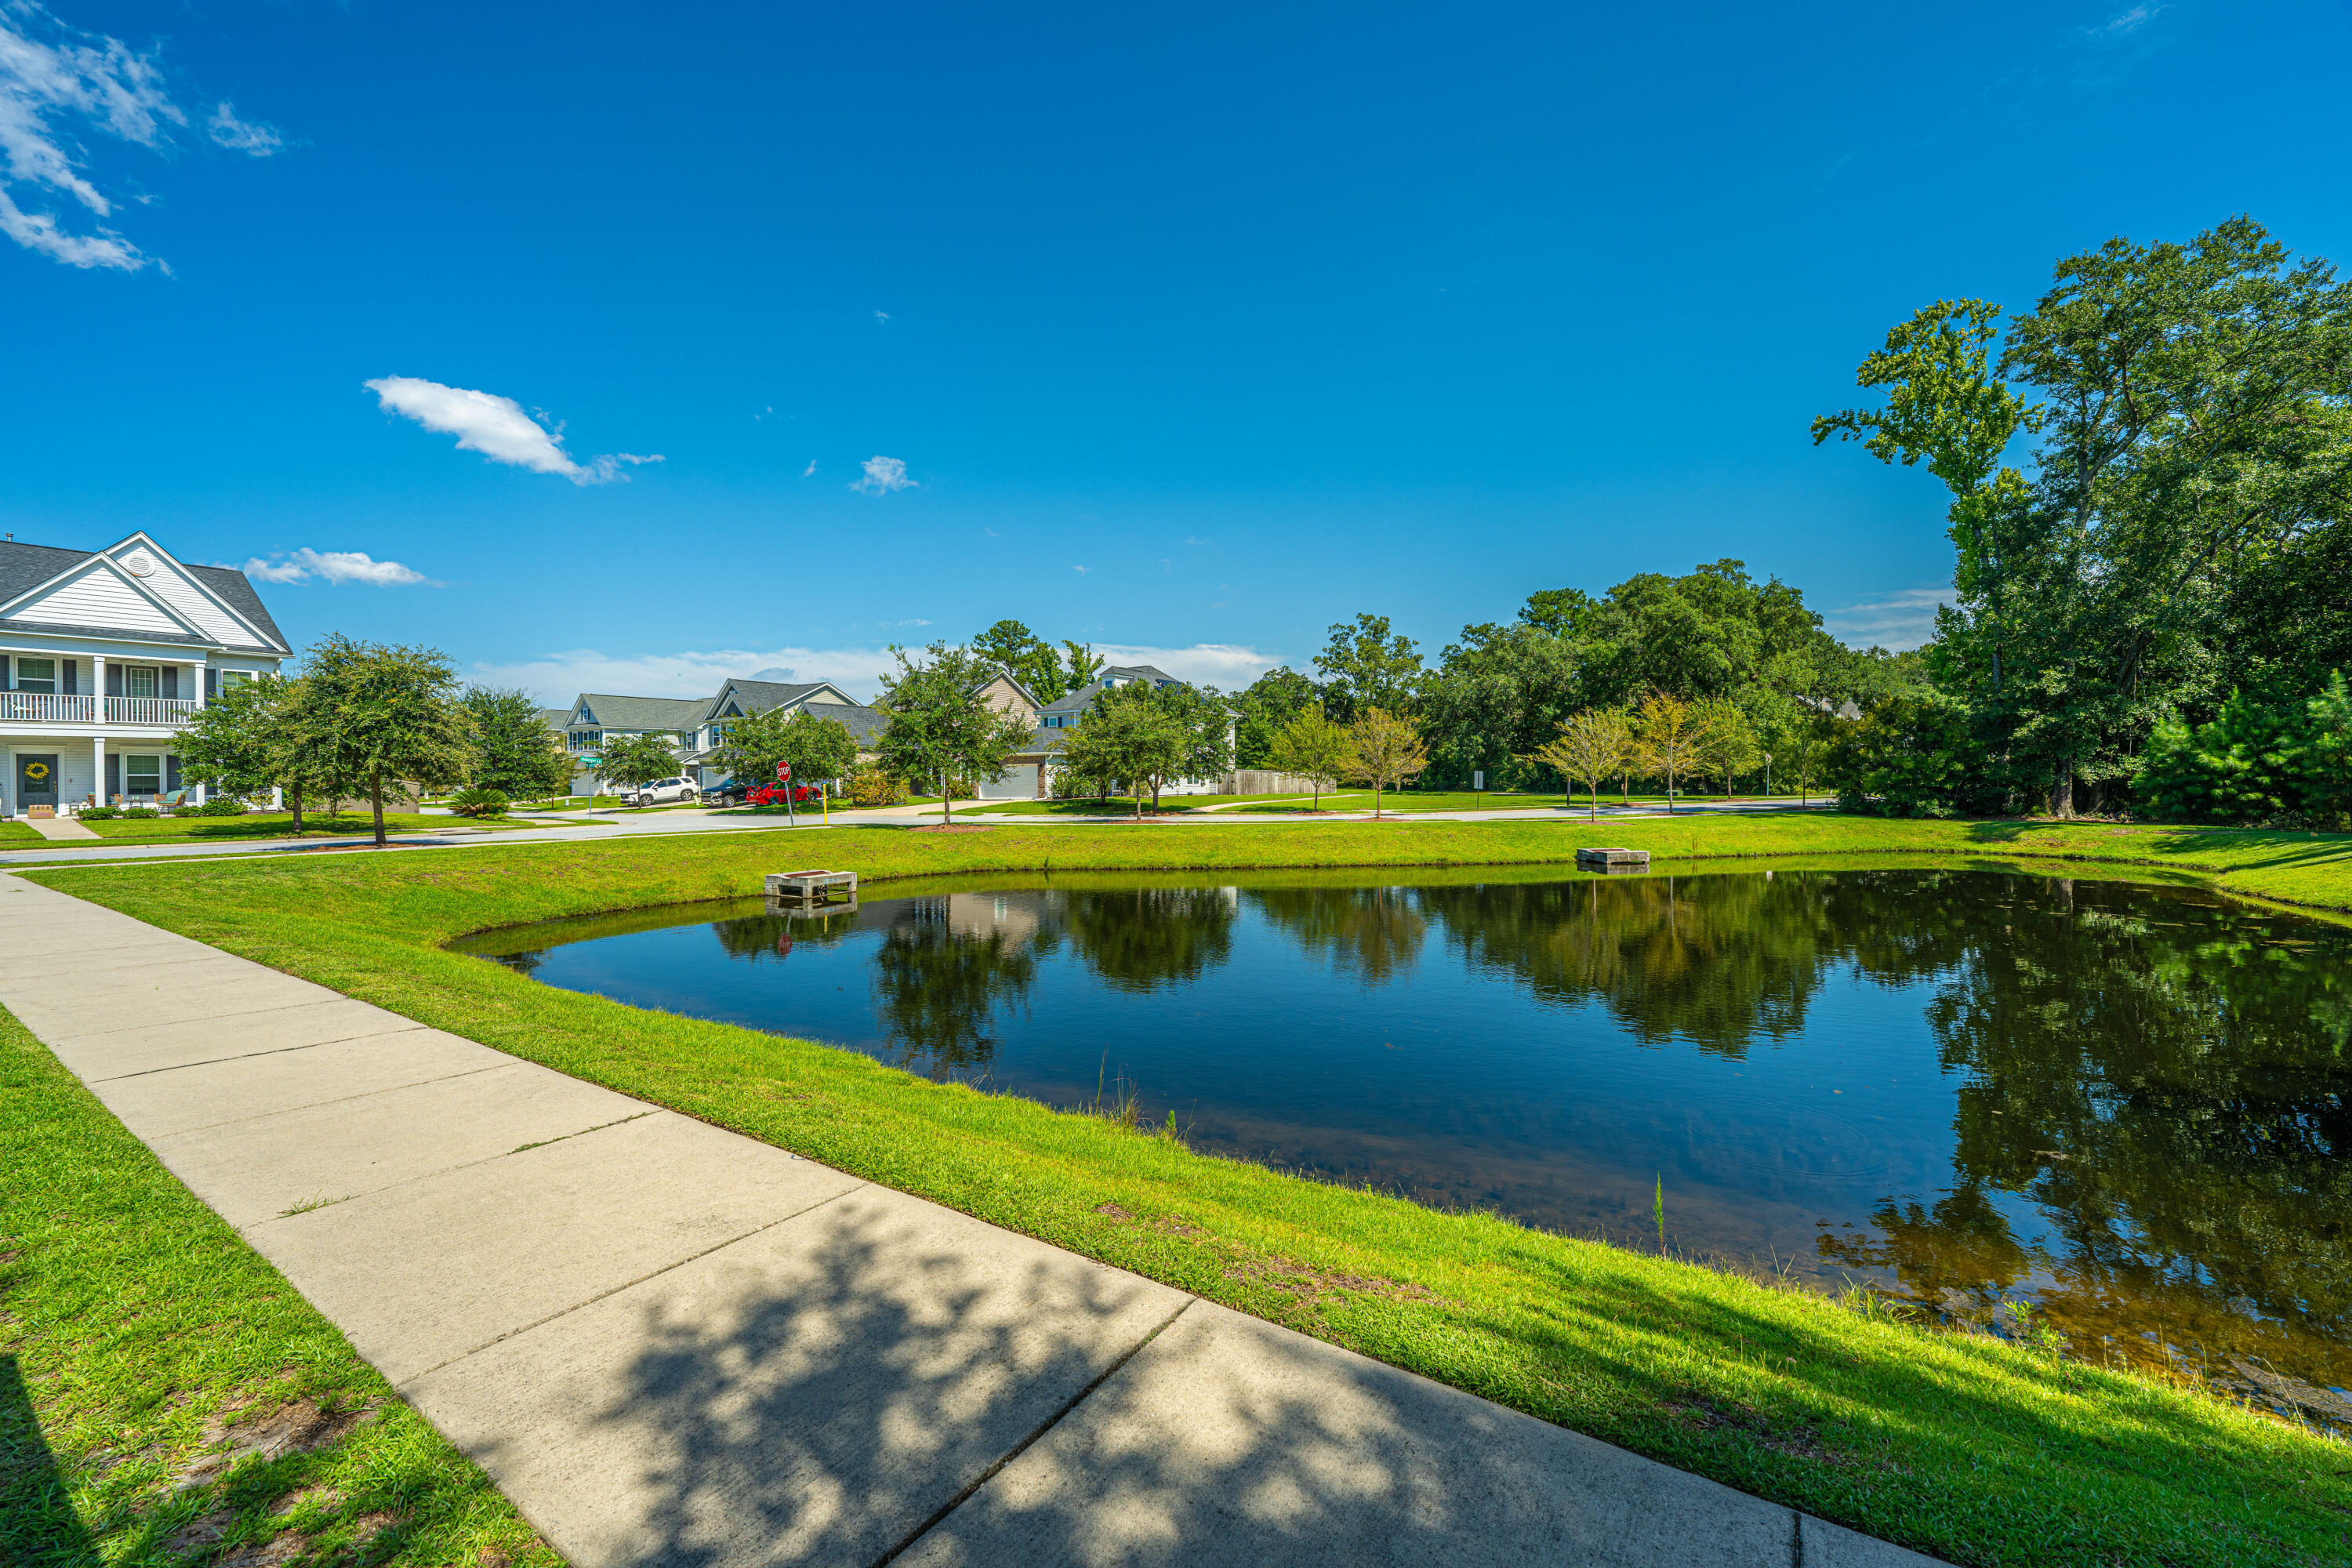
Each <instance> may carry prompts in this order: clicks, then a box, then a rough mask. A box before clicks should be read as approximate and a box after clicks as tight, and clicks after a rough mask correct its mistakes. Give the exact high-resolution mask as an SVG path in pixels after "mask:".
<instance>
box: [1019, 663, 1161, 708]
mask: <svg viewBox="0 0 2352 1568" xmlns="http://www.w3.org/2000/svg"><path fill="white" fill-rule="evenodd" d="M1114 676H1116V677H1117V678H1118V679H1119V680H1121V681H1133V680H1148V681H1150V682H1151V684H1152V685H1154V686H1181V685H1182V684H1183V682H1182V681H1181V680H1178V679H1176V678H1175V677H1174V676H1172V675H1171V674H1169V673H1168V672H1167V671H1166V670H1164V669H1161V668H1158V667H1156V666H1153V665H1149V664H1114V665H1108V666H1106V667H1105V668H1104V669H1103V672H1102V674H1101V676H1100V677H1098V678H1097V679H1093V680H1089V681H1087V683H1086V684H1085V685H1084V686H1081V687H1079V688H1078V689H1076V691H1073V692H1071V693H1070V694H1069V695H1068V696H1066V697H1059V698H1056V699H1055V700H1053V701H1051V702H1048V703H1046V704H1045V708H1044V709H1043V710H1042V711H1044V712H1047V713H1083V712H1085V711H1086V710H1087V709H1089V708H1091V707H1093V706H1094V702H1095V699H1096V698H1097V697H1099V696H1101V695H1102V689H1103V686H1104V683H1105V682H1106V681H1108V680H1109V679H1111V678H1112V677H1114Z"/></svg>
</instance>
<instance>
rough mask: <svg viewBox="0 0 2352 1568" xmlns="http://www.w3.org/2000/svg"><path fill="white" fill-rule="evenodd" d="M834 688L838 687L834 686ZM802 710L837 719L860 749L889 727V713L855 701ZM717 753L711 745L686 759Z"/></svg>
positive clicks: (695, 760) (701, 759) (700, 760)
mask: <svg viewBox="0 0 2352 1568" xmlns="http://www.w3.org/2000/svg"><path fill="white" fill-rule="evenodd" d="M835 690H839V688H838V687H835ZM803 711H805V712H810V713H814V714H815V715H816V716H817V717H818V718H820V719H836V720H839V721H840V722H841V725H842V728H844V729H845V730H847V731H849V732H850V734H851V735H853V736H855V737H856V741H857V744H858V748H859V749H860V750H861V751H863V750H871V749H872V744H873V742H875V741H877V740H878V739H879V738H880V737H881V734H882V731H885V730H887V729H888V728H889V727H890V715H888V714H887V713H885V712H883V711H882V710H880V709H879V708H867V707H864V706H862V705H860V704H858V703H855V702H820V703H817V704H815V705H814V706H812V707H810V708H807V709H805V710H803ZM718 754H719V748H718V747H716V746H711V747H708V748H706V749H704V750H702V751H699V752H694V753H692V754H691V755H689V756H688V758H687V759H686V760H687V761H688V762H689V763H707V762H709V760H710V759H711V758H712V757H714V756H717V755H718Z"/></svg>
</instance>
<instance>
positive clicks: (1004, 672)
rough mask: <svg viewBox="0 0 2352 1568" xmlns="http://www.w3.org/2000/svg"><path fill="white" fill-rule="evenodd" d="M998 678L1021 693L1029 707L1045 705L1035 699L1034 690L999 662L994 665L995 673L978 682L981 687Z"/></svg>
mask: <svg viewBox="0 0 2352 1568" xmlns="http://www.w3.org/2000/svg"><path fill="white" fill-rule="evenodd" d="M1000 680H1001V681H1003V682H1004V684H1005V685H1007V686H1009V687H1011V688H1013V690H1015V691H1017V692H1019V693H1020V694H1021V700H1022V701H1024V702H1026V703H1027V704H1029V706H1030V707H1032V708H1043V707H1045V704H1044V703H1043V702H1040V701H1039V700H1037V694H1036V693H1035V692H1034V691H1032V690H1030V689H1029V688H1028V687H1027V686H1025V685H1024V684H1023V683H1022V679H1021V678H1020V677H1019V676H1017V675H1015V674H1013V672H1012V671H1011V670H1009V669H1007V668H1004V667H1003V665H1001V664H1000V665H998V666H997V667H996V673H995V674H993V675H992V676H990V677H989V678H988V679H986V680H983V681H982V682H981V683H980V684H981V686H982V687H983V688H985V687H990V686H993V685H995V684H996V683H997V682H998V681H1000Z"/></svg>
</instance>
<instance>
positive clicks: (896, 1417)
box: [0, 876, 1929, 1568]
mask: <svg viewBox="0 0 2352 1568" xmlns="http://www.w3.org/2000/svg"><path fill="white" fill-rule="evenodd" d="M0 930H5V931H8V932H9V933H10V940H9V942H7V943H6V944H5V952H0V1004H4V1005H6V1006H7V1007H8V1008H9V1009H10V1010H11V1011H13V1012H14V1013H15V1014H16V1016H17V1017H19V1018H20V1019H22V1020H23V1021H24V1023H25V1024H26V1026H28V1027H29V1028H31V1029H32V1031H33V1032H34V1033H35V1034H36V1035H37V1036H38V1037H40V1038H41V1039H43V1040H44V1041H46V1042H47V1044H48V1045H49V1047H50V1048H52V1049H53V1050H55V1051H56V1052H57V1053H58V1057H59V1058H62V1059H63V1060H64V1061H65V1063H66V1064H67V1065H68V1067H69V1068H72V1069H73V1070H74V1071H75V1072H76V1073H78V1074H79V1075H80V1077H81V1078H82V1079H83V1080H84V1081H85V1082H87V1083H88V1084H89V1086H90V1088H91V1089H93V1090H94V1091H95V1092H96V1093H97V1094H98V1096H99V1098H100V1100H103V1101H105V1103H106V1104H107V1105H108V1106H109V1107H110V1109H111V1110H113V1111H114V1112H115V1114H116V1115H118V1116H120V1117H121V1119H122V1121H124V1123H125V1124H127V1125H128V1126H129V1127H130V1128H131V1131H133V1132H135V1133H137V1134H138V1135H139V1136H140V1137H141V1138H142V1139H143V1140H144V1141H145V1142H147V1143H148V1145H149V1146H150V1147H152V1149H153V1150H154V1151H155V1152H156V1153H157V1154H158V1155H160V1156H161V1157H162V1159H163V1163H165V1164H166V1165H167V1166H169V1167H170V1168H171V1169H172V1171H173V1173H176V1174H177V1175H179V1176H180V1178H181V1179H182V1180H184V1181H185V1182H186V1183H187V1184H188V1185H189V1186H190V1187H192V1188H193V1189H194V1191H195V1192H196V1193H197V1194H198V1195H200V1196H201V1197H203V1198H204V1199H205V1202H207V1203H209V1204H211V1205H213V1207H214V1208H215V1209H217V1210H218V1211H219V1212H220V1213H221V1214H222V1215H225V1216H226V1217H227V1219H228V1220H229V1221H230V1222H231V1223H232V1224H234V1225H236V1226H238V1227H239V1228H240V1229H241V1230H242V1231H243V1232H244V1234H245V1236H246V1237H247V1239H248V1240H249V1241H250V1242H251V1243H252V1244H253V1246H254V1247H257V1248H258V1249H259V1250H260V1252H261V1253H262V1254H263V1255H264V1256H266V1257H267V1258H269V1259H270V1261H271V1262H273V1263H274V1264H276V1265H277V1267H278V1268H279V1269H280V1270H281V1271H282V1272H283V1273H284V1274H285V1275H286V1277H287V1278H288V1279H289V1280H290V1281H291V1282H292V1283H293V1284H294V1286H295V1287H296V1288H297V1289H299V1290H301V1292H302V1293H303V1294H304V1295H305V1296H307V1297H308V1298H309V1299H310V1300H311V1301H312V1302H314V1303H315V1304H316V1305H317V1306H318V1307H319V1309H320V1310H321V1311H323V1312H324V1313H325V1314H326V1315H327V1316H328V1317H329V1318H331V1320H333V1321H335V1323H337V1324H338V1325H339V1326H340V1327H341V1329H342V1331H343V1332H344V1333H345V1334H346V1335H348V1336H349V1337H350V1339H351V1341H352V1343H353V1344H354V1345H355V1346H357V1347H358V1349H359V1351H360V1352H361V1353H362V1355H365V1356H366V1357H367V1358H368V1359H369V1360H370V1361H371V1362H373V1363H374V1364H375V1365H377V1366H378V1367H380V1368H381V1369H383V1373H384V1374H385V1375H386V1376H387V1377H388V1378H390V1379H391V1380H392V1381H393V1382H394V1384H396V1385H397V1386H398V1387H399V1389H400V1391H401V1393H402V1394H404V1396H405V1397H407V1398H408V1399H410V1400H412V1401H413V1402H415V1404H416V1405H418V1406H419V1407H420V1408H421V1409H422V1410H423V1411H424V1412H425V1415H428V1416H429V1417H430V1418H431V1419H432V1420H433V1422H434V1423H435V1424H436V1426H439V1427H440V1429H441V1430H442V1431H444V1432H445V1433H446V1434H448V1436H450V1437H451V1438H452V1439H453V1440H455V1441H456V1443H457V1445H458V1447H461V1448H463V1449H464V1450H465V1451H466V1452H467V1453H468V1454H470V1455H471V1456H473V1457H474V1458H476V1459H477V1460H478V1461H479V1462H480V1463H481V1464H482V1465H483V1467H484V1468H486V1469H488V1471H489V1473H490V1474H491V1475H492V1476H493V1477H494V1478H496V1479H497V1480H498V1482H499V1485H500V1486H501V1487H502V1488H503V1489H505V1490H506V1492H507V1494H508V1495H509V1497H511V1498H512V1499H513V1500H514V1501H515V1502H516V1504H517V1505H518V1506H519V1507H520V1509H521V1510H522V1511H523V1513H524V1514H525V1515H526V1516H527V1517H528V1518H529V1519H530V1521H531V1522H532V1523H533V1524H534V1525H536V1526H537V1527H538V1528H539V1529H540V1530H541V1532H542V1533H544V1534H545V1535H546V1537H547V1539H548V1540H549V1541H550V1542H552V1543H553V1544H554V1545H555V1547H556V1548H557V1549H558V1550H559V1551H561V1552H563V1553H564V1555H565V1556H567V1557H568V1558H570V1559H571V1560H572V1562H573V1563H579V1564H582V1565H583V1568H606V1565H614V1568H617V1565H620V1564H641V1563H645V1564H650V1563H660V1564H688V1563H692V1564H696V1565H698V1568H735V1565H739V1564H740V1565H746V1568H749V1565H753V1564H758V1565H766V1564H772V1563H843V1564H856V1565H859V1568H863V1565H866V1564H879V1563H889V1562H898V1563H908V1564H914V1563H922V1564H951V1563H952V1564H1005V1565H1016V1564H1017V1565H1020V1568H1044V1565H1046V1564H1058V1563H1073V1564H1076V1563H1085V1564H1095V1563H1104V1564H1108V1563H1122V1564H1125V1563H1285V1564H1296V1563H1330V1564H1342V1563H1371V1564H1398V1565H1403V1564H1408V1563H1409V1564H1412V1565H1413V1568H1425V1565H1426V1564H1428V1563H1514V1564H1516V1563H1559V1564H1585V1565H1593V1568H1600V1565H1611V1568H1616V1565H1623V1568H1633V1565H1635V1564H1657V1565H1662V1568H1663V1565H1665V1564H1674V1565H1677V1568H1681V1565H1705V1568H1715V1565H1721V1568H1732V1565H1738V1568H1787V1565H1789V1564H1790V1563H1799V1564H1801V1565H1802V1568H1900V1565H1905V1564H1908V1565H1911V1568H1921V1565H1924V1564H1927V1563H1928V1561H1929V1560H1928V1559H1926V1558H1922V1557H1919V1556H1916V1555H1915V1554H1913V1553H1911V1552H1904V1551H1901V1550H1899V1549H1897V1548H1895V1547H1892V1546H1888V1545H1886V1544H1885V1543H1883V1542H1877V1541H1874V1540H1871V1539H1869V1538H1867V1537H1864V1536H1860V1535H1856V1534H1853V1532H1851V1531H1844V1530H1841V1529H1839V1528H1837V1527H1835V1526H1833V1525H1827V1524H1823V1523H1822V1522H1820V1521H1815V1520H1812V1519H1810V1518H1805V1517H1802V1516H1801V1515H1798V1514H1795V1513H1792V1512H1791V1511H1790V1510H1788V1509H1786V1508H1781V1507H1778V1506H1775V1505H1773V1504H1769V1503H1766V1502H1762V1501H1759V1500H1757V1499H1755V1498H1751V1497H1748V1496H1747V1495H1746V1494H1744V1493H1740V1492H1736V1491H1732V1490H1730V1489H1727V1488H1724V1487H1721V1486H1718V1485H1717V1484H1716V1483H1714V1482H1712V1481H1707V1480H1703V1479H1699V1478H1697V1477H1695V1476H1691V1475H1687V1474H1685V1473H1684V1472H1682V1471H1679V1470H1675V1469H1672V1468H1668V1467H1666V1466H1664V1465H1660V1464H1657V1463H1655V1462H1654V1461H1651V1460H1648V1459H1643V1458H1638V1457H1636V1456H1634V1455H1632V1454H1629V1453H1626V1452H1624V1451H1623V1450H1622V1449H1618V1448H1613V1447H1609V1446H1608V1445H1606V1444H1603V1443H1599V1442H1596V1441H1594V1440H1592V1439H1591V1438H1589V1437H1583V1436H1578V1435H1576V1434H1574V1433H1571V1432H1567V1431H1564V1430H1561V1429H1560V1428H1559V1427H1556V1426H1549V1425H1548V1424H1546V1423H1544V1422H1541V1421H1538V1420H1535V1419H1534V1418H1532V1417H1529V1416H1527V1415H1519V1414H1517V1413H1516V1412H1514V1411H1510V1410H1506V1409H1504V1408H1502V1407H1500V1406H1498V1405H1490V1404H1488V1403H1486V1401H1484V1400H1481V1399H1478V1398H1475V1397H1474V1396H1472V1395H1470V1394H1463V1393H1460V1392H1458V1391H1455V1390H1454V1389H1450V1388H1446V1387H1444V1386H1442V1385H1440V1384H1433V1383H1431V1382H1428V1381H1426V1380H1425V1379H1423V1378H1419V1377H1415V1376H1412V1375H1411V1374H1409V1373H1402V1372H1398V1371H1396V1370H1394V1369H1393V1368H1391V1367H1387V1366H1383V1365H1381V1364H1380V1363H1375V1362H1370V1361H1367V1360H1365V1359H1364V1358H1362V1357H1360V1356H1358V1355H1355V1354H1352V1353H1350V1352H1347V1351H1343V1350H1339V1349H1337V1348H1335V1347H1333V1346H1331V1345H1328V1344H1325V1343H1323V1342H1320V1341H1317V1340H1313V1339H1309V1338H1307V1337H1305V1336H1302V1335H1299V1334H1296V1333H1293V1332H1291V1331H1287V1330H1285V1329H1280V1328H1276V1327H1274V1326H1273V1325H1271V1324H1267V1323H1264V1322H1261V1321H1257V1320H1255V1319H1252V1318H1247V1317H1244V1316H1241V1315H1239V1314H1237V1313H1234V1312H1232V1311H1229V1310H1226V1309H1224V1308H1223V1307H1219V1306H1216V1305H1214V1304H1213V1303H1211V1302H1207V1301H1202V1300H1197V1299H1195V1298H1192V1297H1191V1296H1188V1295H1185V1294H1184V1293H1182V1292H1181V1291H1177V1290H1174V1289H1170V1288H1168V1287H1166V1286H1163V1285H1160V1284H1157V1283H1155V1282H1153V1281H1151V1280H1149V1279H1142V1278H1140V1277H1139V1276H1137V1275H1133V1274H1129V1273H1126V1272H1124V1271H1123V1270H1120V1269H1117V1268H1109V1267H1107V1266H1105V1265H1102V1264H1098V1263H1095V1262H1092V1261H1089V1260H1088V1259H1086V1258H1079V1257H1077V1256H1076V1255H1074V1254H1071V1253H1067V1252H1064V1251H1062V1250H1060V1249H1059V1248H1056V1247H1049V1246H1046V1245H1045V1244H1044V1243H1041V1242H1038V1241H1034V1240H1032V1239H1030V1238H1028V1237H1021V1236H1016V1235H1013V1234H1012V1233H1010V1232H1007V1231H1003V1230H999V1229H996V1228H995V1227H993V1226H988V1225H984V1224H982V1223H981V1222H980V1221H978V1220H975V1219H971V1218H970V1217H969V1216H967V1215H961V1214H958V1213H956V1212H955V1211H953V1210H950V1209H945V1208H941V1207H940V1206H939V1205H934V1204H929V1203H926V1202H923V1201H921V1200H919V1199H916V1198H911V1197H908V1196H907V1195H905V1194H901V1193H898V1192H894V1191H892V1190H890V1189H888V1188H886V1187H879V1186H876V1185H875V1184H871V1183H868V1182H864V1181H860V1180H858V1179H857V1178H856V1177H852V1176H848V1175H845V1174H843V1173H840V1172H838V1171H835V1170H832V1169H829V1168H827V1167H825V1166H824V1165H820V1164H817V1163H814V1162H812V1161H807V1160H803V1159H800V1158H798V1157H796V1156H794V1155H793V1154H790V1153H787V1152H783V1151H782V1150H779V1149H775V1148H772V1147H770V1146H768V1145H766V1144H763V1143H758V1142H752V1141H751V1140H749V1139H745V1138H741V1137H738V1136H736V1135H735V1134H733V1133H730V1132H725V1131H719V1130H718V1129H716V1128H712V1127H709V1126H707V1125H704V1124H703V1123H700V1122H698V1121H692V1120H689V1119H688V1118H686V1117H682V1116H678V1115H676V1114H674V1113H672V1112H670V1111H667V1110H661V1109H659V1108H657V1107H655V1106H651V1105H647V1104H644V1103H642V1102H640V1101H637V1100H630V1099H627V1098H626V1097H625V1096H622V1095H618V1094H614V1093H612V1092H610V1091H608V1090H605V1089H598V1088H595V1087H593V1085H589V1084H586V1083H583V1082H580V1081H579V1080H577V1079H570V1078H566V1077H564V1076H563V1075H562V1074H560V1073H556V1072H552V1071H551V1070H549V1069H547V1068H541V1067H539V1066H536V1065H535V1064H532V1063H530V1062H525V1061H522V1060H520V1059H519V1058H514V1057H509V1056H507V1055H505V1054H503V1053H501V1052H498V1051H493V1050H490V1049H488V1047H483V1046H479V1045H477V1044H475V1043H474V1042H472V1041H470V1040H465V1039H460V1038H458V1037H456V1036H452V1035H446V1034H443V1033H441V1032H439V1031H438V1030H434V1029H428V1028H425V1027H422V1026H419V1025H417V1024H415V1023H413V1022H411V1021H410V1020H408V1019H406V1018H403V1017H400V1016H397V1015H394V1014H391V1013H387V1012H384V1011H383V1010H381V1009H379V1008H375V1007H372V1006H369V1005H365V1004H363V1003H359V1002H355V1001H352V1000H351V999H349V998H347V997H344V996H341V995H340V994H337V993H335V992H331V991H328V990H325V989H323V988H321V987H320V986H316V985H312V984H309V983H308V982H305V981H300V980H296V979H293V978H291V977H289V976H288V975H284V974H281V973H277V972H276V971H273V970H269V969H265V968H262V967H260V966H258V965H257V964H253V963H247V962H246V961H244V960H242V959H238V958H234V957H231V956H229V955H228V954H226V953H223V952H219V951H217V950H215V949H213V948H210V947H206V946H205V945H204V944H202V943H199V942H191V941H188V940H186V939H184V938H182V937H177V936H173V935H172V934H170V933H168V932H165V931H159V930H157V929H155V928H153V927H152V926H148V925H145V924H142V922H140V921H134V920H131V919H130V918H128V917H127V916H122V915H118V914H115V913H112V912H111V911H109V910H101V909H100V908H98V907H97V906H95V905H92V904H89V903H85V902H83V901H81V900H77V899H72V898H68V897H67V896H66V895H64V894H62V893H57V892H53V891H50V890H48V889H42V888H38V887H35V886H33V885H31V884H29V883H26V882H24V881H22V880H20V879H16V878H14V877H5V876H0Z"/></svg>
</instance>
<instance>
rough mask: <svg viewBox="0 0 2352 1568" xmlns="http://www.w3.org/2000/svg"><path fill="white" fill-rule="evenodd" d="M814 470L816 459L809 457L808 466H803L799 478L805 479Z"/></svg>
mask: <svg viewBox="0 0 2352 1568" xmlns="http://www.w3.org/2000/svg"><path fill="white" fill-rule="evenodd" d="M815 472H816V459H815V458H810V459H809V466H808V467H807V468H803V469H802V470H801V478H803V479H807V478H808V477H809V476H810V475H812V474H814V473H815Z"/></svg>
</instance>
